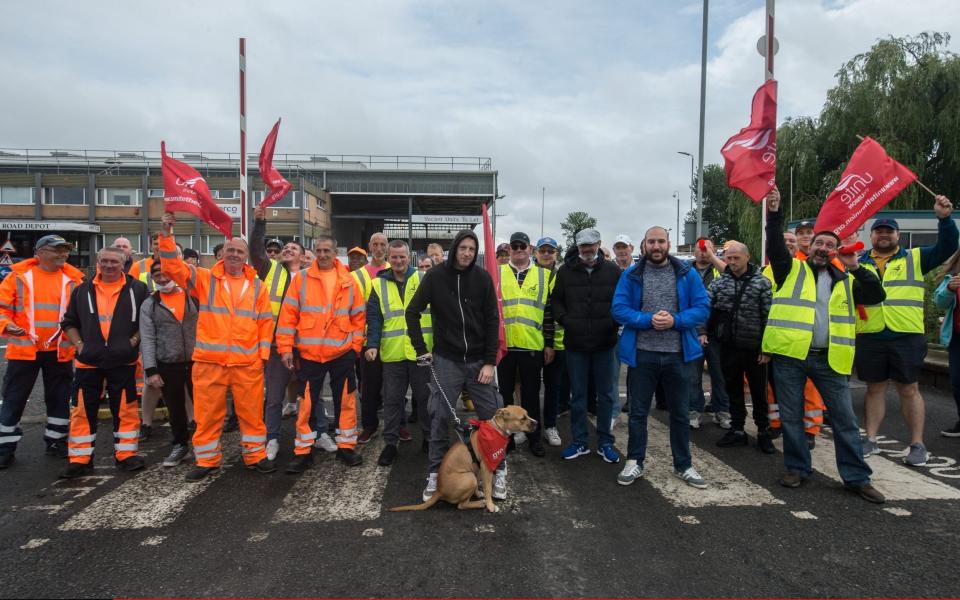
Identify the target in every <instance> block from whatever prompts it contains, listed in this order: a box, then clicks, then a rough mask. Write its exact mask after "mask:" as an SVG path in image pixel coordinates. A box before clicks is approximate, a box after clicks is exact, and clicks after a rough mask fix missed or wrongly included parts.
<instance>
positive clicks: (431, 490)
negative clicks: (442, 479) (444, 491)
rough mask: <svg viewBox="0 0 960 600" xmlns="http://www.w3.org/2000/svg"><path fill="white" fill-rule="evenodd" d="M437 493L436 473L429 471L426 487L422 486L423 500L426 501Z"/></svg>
mask: <svg viewBox="0 0 960 600" xmlns="http://www.w3.org/2000/svg"><path fill="white" fill-rule="evenodd" d="M436 493H437V474H436V473H430V475H428V476H427V487H425V488H423V501H424V502H426V501H427V500H429V499H430V498H433V495H434V494H436Z"/></svg>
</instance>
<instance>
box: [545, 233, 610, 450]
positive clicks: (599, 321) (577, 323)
mask: <svg viewBox="0 0 960 600" xmlns="http://www.w3.org/2000/svg"><path fill="white" fill-rule="evenodd" d="M576 242H577V245H576V246H575V247H574V248H571V249H570V251H569V252H568V253H567V256H566V257H565V261H564V265H563V268H561V269H560V270H559V271H557V279H556V284H555V286H554V289H553V296H552V297H551V300H552V301H553V317H554V319H555V320H556V322H557V323H559V324H561V325H562V326H563V328H564V330H565V334H564V341H563V343H564V346H565V348H566V354H567V369H568V371H569V373H570V388H571V392H572V398H571V400H570V430H571V434H572V435H573V443H572V444H570V446H568V447H567V448H566V449H565V450H564V451H563V453H562V456H563V458H565V459H567V460H572V459H574V458H577V457H578V456H581V455H583V454H588V453H589V452H590V450H589V449H588V443H589V441H590V437H589V436H590V434H589V431H588V429H587V380H588V376H589V374H590V373H591V372H593V375H594V380H595V381H596V387H597V437H598V446H599V447H598V449H597V454H599V455H600V456H601V457H603V460H605V461H607V462H609V463H616V462H619V461H620V454H619V453H618V452H617V451H616V449H615V448H614V447H613V442H614V439H613V433H612V432H611V428H612V420H613V417H614V416H616V415H617V413H615V412H614V406H615V405H616V404H615V401H616V399H615V397H614V394H616V393H617V390H618V386H617V363H616V354H615V347H616V345H617V324H616V323H615V322H614V320H613V316H612V315H611V314H610V307H611V306H612V304H613V294H614V292H615V291H616V289H617V282H618V281H619V280H620V268H619V267H618V266H617V265H616V264H615V263H613V262H611V261H610V260H607V259H606V258H605V257H604V255H603V252H601V251H600V233H599V232H598V231H597V230H596V229H585V230H583V231H581V232H580V233H578V234H577V238H576Z"/></svg>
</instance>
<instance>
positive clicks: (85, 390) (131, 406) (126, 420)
mask: <svg viewBox="0 0 960 600" xmlns="http://www.w3.org/2000/svg"><path fill="white" fill-rule="evenodd" d="M135 371H136V365H124V366H120V367H113V368H111V369H96V368H94V369H86V368H85V369H80V368H78V369H76V374H75V375H74V379H73V382H74V386H73V387H74V392H73V399H72V401H71V405H70V433H69V435H68V436H67V455H68V456H69V458H70V462H75V463H83V464H88V463H89V462H90V461H91V460H92V459H93V446H94V442H95V441H96V439H97V413H98V412H99V409H100V393H101V391H102V390H103V388H104V384H106V390H107V397H108V398H109V400H110V413H111V414H112V415H113V438H114V440H113V441H114V443H113V450H114V456H115V457H116V459H117V460H126V459H128V458H130V457H131V456H135V455H136V454H137V449H138V447H139V444H140V413H139V406H138V403H137V384H136V376H135Z"/></svg>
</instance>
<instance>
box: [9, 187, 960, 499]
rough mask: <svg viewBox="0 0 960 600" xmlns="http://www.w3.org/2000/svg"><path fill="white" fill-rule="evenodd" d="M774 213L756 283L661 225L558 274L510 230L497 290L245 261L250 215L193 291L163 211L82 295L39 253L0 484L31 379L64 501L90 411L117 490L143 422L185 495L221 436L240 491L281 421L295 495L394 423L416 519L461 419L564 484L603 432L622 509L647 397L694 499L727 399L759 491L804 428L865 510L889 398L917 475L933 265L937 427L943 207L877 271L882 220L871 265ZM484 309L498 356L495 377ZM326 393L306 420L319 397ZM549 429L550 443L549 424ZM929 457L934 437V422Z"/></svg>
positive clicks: (397, 249)
mask: <svg viewBox="0 0 960 600" xmlns="http://www.w3.org/2000/svg"><path fill="white" fill-rule="evenodd" d="M779 204H780V197H779V193H778V192H777V191H776V189H774V190H773V191H772V192H771V193H770V194H769V195H768V197H767V207H768V214H767V226H766V235H767V257H768V259H769V264H767V265H766V266H762V265H758V264H757V262H756V261H752V259H751V251H750V249H749V248H748V247H747V246H746V245H744V244H743V243H740V242H737V241H728V242H727V243H725V244H724V247H723V252H722V257H720V256H718V252H717V251H716V249H715V248H714V245H713V243H712V242H711V241H710V240H709V239H703V240H700V241H699V243H698V244H697V245H696V247H695V250H694V258H693V259H692V260H689V261H684V260H680V259H678V258H677V257H676V256H675V255H672V254H671V253H670V250H671V243H670V239H669V236H668V232H667V230H666V229H664V228H663V227H652V228H650V229H649V230H647V231H646V232H645V234H644V236H643V240H642V242H641V246H640V249H639V252H640V258H639V259H638V260H635V259H634V246H633V243H632V240H631V239H630V237H629V236H628V235H619V236H617V237H616V239H615V241H614V244H613V246H612V251H610V250H606V249H605V248H603V246H602V240H601V237H600V234H599V232H598V231H597V230H595V229H584V230H582V231H580V232H578V233H577V234H576V237H575V243H574V244H573V245H571V246H570V247H569V248H568V249H566V251H565V252H562V248H561V246H560V244H558V243H557V242H556V241H555V240H554V239H552V238H549V237H545V238H542V239H540V240H538V241H537V242H536V243H535V244H532V243H531V240H530V238H529V236H528V235H527V234H526V233H523V232H516V233H514V234H513V235H511V236H510V241H509V242H508V243H504V244H501V245H500V246H498V247H497V248H496V255H497V262H498V263H499V288H498V287H497V286H496V285H495V284H494V280H493V278H492V277H491V276H490V274H488V273H487V271H486V270H484V269H483V268H482V266H480V265H478V264H477V256H478V251H479V247H480V242H479V239H478V238H477V236H476V235H475V234H474V233H473V232H472V231H470V230H464V231H461V232H459V234H458V235H457V236H456V238H455V239H454V240H453V243H452V244H451V246H450V248H449V249H448V252H446V253H445V252H444V249H443V248H442V247H440V246H439V245H438V244H431V245H430V246H429V247H428V248H427V252H426V253H425V254H424V255H422V256H420V257H419V259H418V260H416V261H414V260H413V256H412V253H411V250H410V248H409V246H408V244H407V243H406V242H405V241H402V240H393V241H390V240H388V239H387V237H386V236H385V235H383V234H382V233H377V234H374V235H373V236H372V237H371V238H370V240H369V244H368V247H367V248H366V249H364V248H360V247H356V248H352V249H350V250H349V251H348V253H347V261H346V262H347V264H344V263H343V262H342V261H340V260H338V258H337V255H336V252H337V242H336V240H334V239H333V238H331V237H326V236H321V237H319V238H317V239H316V240H315V244H314V248H313V249H312V250H307V249H305V248H304V247H303V246H302V245H301V244H300V243H298V242H296V241H291V242H287V243H282V242H281V241H280V240H269V241H265V233H266V220H265V213H264V211H263V210H261V209H257V210H256V211H255V215H254V216H255V221H254V223H255V225H254V228H253V232H252V234H251V238H250V239H251V242H250V244H249V246H248V244H247V243H246V242H245V241H243V240H242V239H239V238H235V239H232V240H230V241H228V242H226V243H225V244H223V245H222V247H218V248H217V249H216V252H217V262H216V264H215V265H214V266H213V267H212V268H210V269H207V268H203V267H201V266H199V264H198V259H199V256H198V255H197V253H196V252H194V251H193V250H190V249H181V248H179V247H178V246H177V244H176V243H175V241H174V237H173V227H174V225H175V218H174V217H173V215H172V214H170V213H167V214H165V215H164V216H163V221H162V229H161V231H159V232H157V233H156V234H154V236H153V238H152V255H151V256H148V257H146V258H144V259H142V260H138V261H136V262H133V261H132V259H131V251H130V250H131V249H130V245H129V242H127V241H126V240H123V239H122V238H121V239H118V240H117V243H116V244H115V245H114V246H111V247H107V248H103V249H102V250H100V252H98V254H97V264H96V274H95V275H94V276H93V277H90V278H86V279H85V278H84V277H83V274H82V273H81V272H80V271H79V270H77V269H76V268H74V267H72V266H71V265H70V264H68V263H67V258H68V256H69V254H70V252H71V251H72V246H71V245H70V244H69V243H68V242H66V241H65V240H64V239H63V238H61V237H59V236H56V235H48V236H44V237H42V238H41V239H40V240H38V242H37V244H36V253H35V256H34V257H33V258H31V259H28V260H24V261H22V262H20V263H17V264H15V265H14V267H13V271H12V273H11V274H10V275H9V276H8V277H7V278H6V279H5V280H4V281H3V282H2V283H0V331H2V332H3V335H4V337H5V339H6V343H7V351H6V359H7V370H6V375H5V378H4V382H3V390H2V394H3V403H2V408H0V468H8V467H10V466H11V465H12V464H13V463H14V456H15V451H16V448H17V445H18V443H19V442H20V440H21V437H22V430H21V428H20V419H21V415H22V414H23V411H24V407H25V404H26V402H27V399H28V397H29V396H30V394H31V392H32V390H33V387H34V385H35V382H36V379H37V376H38V375H39V374H40V373H42V375H43V384H44V399H45V402H46V408H47V419H46V427H45V428H44V432H43V439H44V442H45V443H46V452H47V454H48V455H51V456H56V457H61V458H67V459H69V463H68V465H67V467H66V468H65V469H64V470H63V472H62V473H61V477H64V478H75V477H81V476H84V475H89V474H91V473H92V471H93V455H94V447H95V442H96V437H97V424H98V411H99V407H100V405H101V404H102V401H103V400H104V399H107V401H108V405H109V409H110V412H111V414H112V429H113V438H114V456H115V458H116V465H117V467H118V468H120V469H122V470H126V471H135V470H138V469H141V468H143V467H144V465H145V462H144V460H143V458H142V456H140V454H139V453H138V448H139V442H140V441H141V440H142V439H145V438H146V437H149V435H151V432H152V424H153V415H154V411H155V409H156V407H157V405H158V402H159V401H160V399H161V398H162V401H163V403H164V405H165V406H166V407H167V409H168V414H169V422H170V432H171V435H172V448H171V450H170V453H169V455H168V456H167V457H166V458H165V459H164V461H163V465H164V466H168V467H173V466H176V465H178V464H180V463H181V462H182V461H184V460H187V459H189V458H190V457H191V455H192V457H193V459H194V461H195V465H194V468H192V469H191V470H189V471H188V472H187V473H186V476H185V477H186V480H187V481H190V482H195V481H200V480H202V479H204V478H205V477H207V476H208V475H209V474H210V473H211V472H213V471H216V470H218V469H219V468H220V466H221V464H222V463H223V461H224V453H225V450H224V448H223V446H222V433H223V431H224V430H230V429H239V432H240V446H241V447H240V449H239V454H240V456H241V457H242V461H243V463H244V465H245V466H246V468H248V469H252V470H255V471H258V472H261V473H269V472H272V471H275V470H276V459H277V456H278V453H279V451H280V438H281V424H282V420H283V418H284V417H295V419H296V422H295V427H294V430H295V431H294V438H293V456H292V457H291V459H290V460H289V461H288V462H287V463H286V471H287V472H290V473H302V472H303V471H305V470H306V469H308V468H310V467H311V465H312V463H313V457H314V453H315V452H319V451H324V452H330V453H335V455H336V459H337V460H338V461H340V462H342V463H343V464H344V465H346V466H348V467H349V466H356V465H359V464H361V463H362V461H363V458H362V455H361V453H360V452H359V451H358V446H360V445H363V444H366V443H368V442H369V441H370V440H371V439H372V438H373V437H374V436H376V435H382V436H383V441H384V445H383V450H382V452H381V453H380V455H379V457H378V458H377V462H378V464H380V465H384V466H389V465H391V464H393V462H394V461H395V460H397V458H398V456H399V449H400V447H401V444H402V443H403V442H408V441H411V440H412V439H413V437H414V436H413V434H412V433H411V432H410V430H409V429H408V427H411V428H412V427H413V426H414V425H419V429H420V433H421V436H420V437H421V440H422V444H421V449H422V451H423V452H424V453H425V454H427V456H428V465H429V466H428V471H427V478H426V485H425V487H424V491H423V498H424V500H427V499H429V498H430V497H431V496H432V494H433V493H434V492H435V490H436V485H437V471H438V469H439V466H440V463H441V460H442V458H443V455H444V453H445V452H446V450H447V447H448V445H449V443H450V428H451V422H452V417H453V411H454V410H455V409H456V407H457V406H458V405H460V403H461V402H462V406H463V408H464V409H465V410H467V411H476V413H477V416H478V417H479V418H480V419H483V420H487V419H490V418H492V417H493V416H494V414H495V412H496V411H497V409H498V408H499V407H502V406H504V405H505V404H512V403H519V404H520V405H522V406H523V408H524V409H526V411H527V412H528V414H529V415H530V417H531V418H533V419H534V420H535V421H536V422H537V424H538V425H537V428H536V430H535V431H533V432H531V433H529V434H517V435H516V436H514V438H513V440H512V441H511V444H512V446H513V447H514V448H518V447H522V445H524V444H525V445H526V447H527V448H528V449H529V451H530V453H531V454H533V455H534V456H536V457H543V456H545V454H546V449H545V445H547V446H552V447H558V448H560V447H562V449H561V450H559V453H560V456H561V457H562V458H563V459H566V460H574V459H577V458H578V457H581V456H585V455H589V454H592V453H594V452H595V453H596V454H597V455H599V457H600V458H601V459H602V460H603V461H606V462H607V463H619V462H621V460H622V458H623V457H621V455H620V453H619V452H618V450H617V448H616V446H615V438H614V426H615V424H616V422H617V419H618V417H619V414H620V412H621V411H623V412H627V413H629V421H628V439H627V444H626V446H625V447H626V449H627V452H626V457H625V460H624V461H623V463H624V464H623V467H622V470H621V471H620V472H619V474H618V475H617V478H616V479H617V482H618V483H620V484H622V485H629V484H631V483H633V482H634V481H636V480H637V479H638V478H640V477H642V476H643V474H644V461H645V458H646V450H647V439H648V438H647V419H648V415H649V413H650V409H651V405H652V404H653V401H654V398H656V406H657V407H658V408H663V409H665V410H667V411H668V414H669V430H670V435H669V440H670V448H671V451H672V455H673V472H674V474H675V475H676V476H677V477H678V478H679V479H680V480H682V481H684V482H685V483H687V484H688V485H690V486H693V487H694V488H700V489H702V488H706V487H708V485H709V483H708V481H707V479H706V478H705V477H704V476H703V475H701V474H700V473H698V472H697V470H696V469H695V468H694V466H693V463H692V460H691V452H690V431H691V429H700V428H701V427H702V426H703V424H704V418H705V416H706V415H707V414H709V413H710V412H712V415H713V421H714V422H715V424H716V425H717V426H718V427H719V428H720V429H721V430H723V434H722V436H721V437H719V438H718V439H717V440H716V444H717V445H718V446H721V447H735V446H743V447H746V446H750V445H751V440H750V437H751V435H748V433H747V430H746V427H745V425H746V419H747V404H746V400H745V386H746V388H747V389H748V390H749V394H750V397H751V399H752V419H753V424H754V426H755V431H754V432H751V434H752V436H753V437H754V438H755V439H754V441H753V444H755V445H756V447H757V448H758V449H759V450H760V451H761V452H762V453H765V454H772V453H774V452H775V448H774V445H773V440H774V439H776V438H777V437H780V436H782V438H783V455H784V465H785V472H784V473H783V475H782V477H781V478H780V480H779V482H780V484H782V485H783V486H785V487H791V488H793V487H798V486H800V485H801V484H802V483H803V482H804V480H805V479H806V478H808V477H809V476H810V475H811V473H812V466H811V458H810V450H811V448H812V447H813V446H814V445H815V443H816V435H817V433H818V432H819V429H820V427H821V425H823V424H824V423H825V422H826V423H829V426H830V427H831V430H832V436H833V442H834V446H835V449H836V461H837V467H838V470H839V473H840V476H841V478H842V480H843V483H844V486H845V487H846V488H847V489H849V490H851V491H853V492H855V493H857V494H859V495H860V496H861V497H863V498H864V499H866V500H868V501H870V502H875V503H881V502H883V501H884V497H883V496H882V494H881V493H880V492H878V491H877V490H876V489H875V488H873V486H872V485H871V484H870V475H871V470H870V467H869V466H868V465H867V463H866V461H865V458H866V457H868V456H870V455H871V454H873V453H876V452H878V446H877V439H876V436H877V432H878V430H879V427H880V424H881V422H882V420H883V418H884V408H885V392H886V387H887V384H888V383H889V382H891V381H892V382H893V383H894V385H895V387H896V390H897V393H898V395H899V399H900V403H901V406H902V410H903V415H904V418H905V420H906V423H907V425H908V426H909V429H910V431H911V436H912V439H911V443H910V447H909V451H908V453H907V455H906V456H905V457H904V459H903V460H904V462H905V463H906V464H908V465H913V466H921V465H923V464H925V463H926V461H927V460H928V458H929V454H928V452H927V450H926V447H925V446H924V443H923V429H924V403H923V398H922V396H921V395H920V391H919V388H918V385H917V381H918V378H919V373H920V370H921V367H922V364H923V359H924V356H925V354H926V348H927V345H926V339H925V335H924V301H925V293H926V286H925V282H924V275H925V274H927V273H929V272H930V271H932V270H934V269H936V268H937V267H940V266H941V265H944V269H943V272H942V274H940V276H939V280H938V287H937V289H936V292H935V294H934V300H935V302H936V304H937V305H938V306H940V307H941V308H942V309H944V310H946V318H945V319H944V323H943V328H942V332H941V335H942V340H943V343H944V344H945V345H947V346H948V347H949V351H950V362H951V374H952V378H953V379H952V382H953V387H954V390H955V398H956V400H957V406H958V414H960V392H958V390H960V374H958V373H960V336H955V335H954V332H955V331H956V330H958V329H960V314H957V313H958V311H960V302H958V301H957V300H958V294H960V253H958V252H957V247H958V230H957V227H956V225H955V223H954V221H953V219H952V218H951V212H952V209H953V206H952V204H951V203H950V201H949V200H948V199H947V198H945V197H943V196H938V197H937V198H936V201H935V206H934V211H935V213H936V216H937V218H938V219H939V230H938V232H939V233H938V239H937V242H936V244H935V245H933V246H930V247H923V248H913V249H906V248H902V247H901V246H900V244H899V227H898V224H897V223H896V221H893V220H892V219H877V220H876V221H874V223H873V225H872V227H871V230H870V232H869V235H870V241H871V245H872V249H871V250H870V251H869V252H862V253H859V254H858V253H856V252H848V251H847V250H846V248H845V247H843V245H842V244H849V243H850V242H851V240H840V239H838V238H837V236H836V235H835V234H833V233H832V232H831V231H820V230H817V229H816V226H815V223H813V222H810V221H803V222H801V223H800V224H799V225H798V226H797V227H796V229H795V231H792V232H790V231H787V232H785V231H784V224H783V218H782V213H781V212H780V210H779ZM499 305H502V325H503V331H504V332H505V336H506V346H507V351H506V353H505V355H503V356H501V357H499V360H498V345H499V335H500V326H501V309H500V306H499ZM624 365H625V366H626V370H627V373H626V386H627V394H626V396H627V401H626V402H625V403H624V404H623V405H621V401H620V394H619V380H620V374H621V371H622V369H623V366H624ZM854 367H856V370H857V375H858V376H859V378H860V379H862V380H863V381H865V382H866V383H867V394H866V400H865V419H864V429H865V430H866V435H864V436H861V434H860V430H859V424H858V419H857V416H856V415H855V413H854V410H853V405H852V401H851V394H850V385H849V378H850V375H851V373H852V372H853V369H854ZM704 369H706V370H707V372H708V374H709V381H710V387H709V391H708V392H706V393H705V391H704V388H703V379H704ZM326 381H328V382H329V383H327V385H328V386H329V390H330V395H331V396H332V399H333V414H332V415H328V414H327V411H326V410H325V407H324V403H323V401H322V399H321V391H322V388H323V386H324V384H325V382H326ZM541 387H543V390H542V394H541ZM408 390H409V395H408ZM408 397H409V404H410V407H409V408H410V410H409V412H408V407H407V404H408ZM707 397H709V403H708V402H707ZM381 411H382V417H381ZM566 411H569V420H570V428H569V431H570V439H569V440H568V442H567V443H566V445H564V442H563V440H562V436H561V433H560V430H559V428H558V417H559V416H560V415H561V414H564V413H565V412H566ZM588 414H592V415H593V416H594V417H595V431H596V442H595V443H591V440H590V428H589V426H588V420H589V419H588ZM942 433H943V435H944V436H948V437H960V421H958V422H957V424H956V425H954V426H953V427H952V428H949V429H944V430H943V431H942ZM621 447H623V446H621ZM508 460H509V459H506V460H504V461H503V462H501V464H500V466H499V467H498V469H497V470H496V472H495V478H494V488H493V490H494V491H493V495H494V497H495V498H498V499H503V498H506V495H507V477H506V475H507V469H506V463H507V462H508Z"/></svg>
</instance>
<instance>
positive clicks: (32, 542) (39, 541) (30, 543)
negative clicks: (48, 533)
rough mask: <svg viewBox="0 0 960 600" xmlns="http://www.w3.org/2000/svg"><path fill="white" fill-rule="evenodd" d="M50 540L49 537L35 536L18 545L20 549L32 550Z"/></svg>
mask: <svg viewBox="0 0 960 600" xmlns="http://www.w3.org/2000/svg"><path fill="white" fill-rule="evenodd" d="M49 541H50V538H35V539H32V540H30V541H28V542H27V543H26V544H24V545H22V546H20V549H21V550H33V549H34V548H39V547H40V546H42V545H44V544H46V543H47V542H49Z"/></svg>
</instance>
